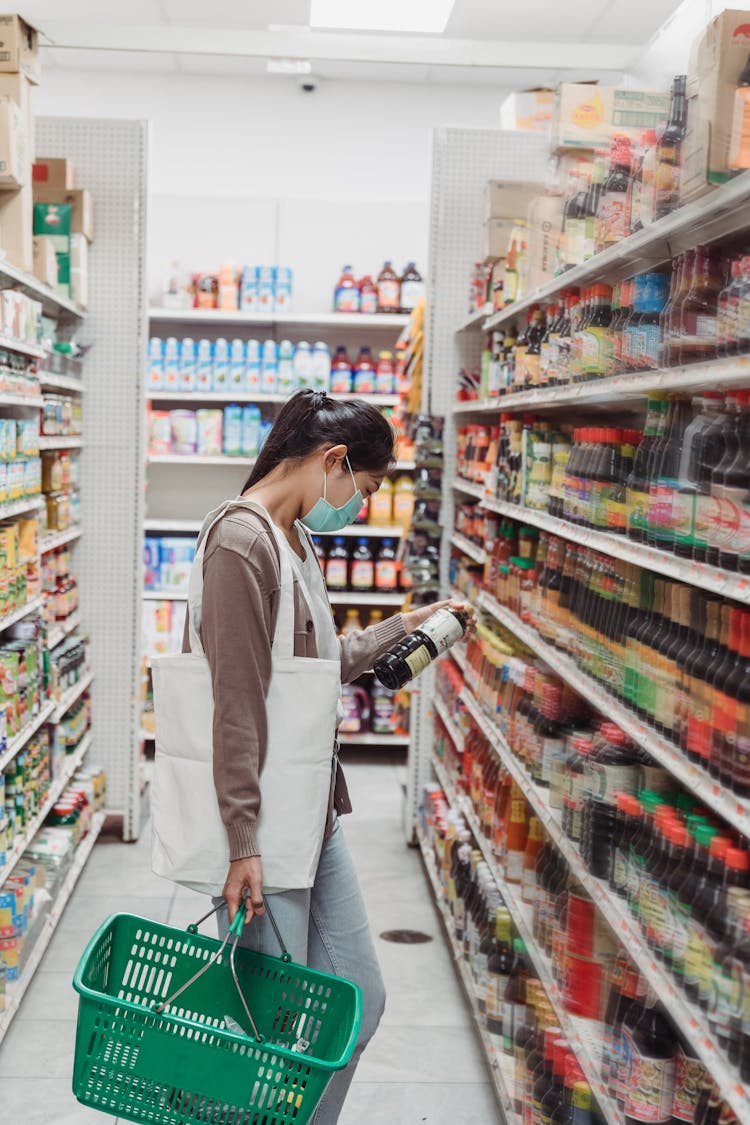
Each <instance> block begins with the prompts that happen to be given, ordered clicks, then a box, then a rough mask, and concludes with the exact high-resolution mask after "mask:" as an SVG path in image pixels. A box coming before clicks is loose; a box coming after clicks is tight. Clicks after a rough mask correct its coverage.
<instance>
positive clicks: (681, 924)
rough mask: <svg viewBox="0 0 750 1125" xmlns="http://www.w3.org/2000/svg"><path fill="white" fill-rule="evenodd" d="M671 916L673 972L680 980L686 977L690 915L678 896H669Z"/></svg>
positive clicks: (671, 893) (671, 894) (672, 894)
mask: <svg viewBox="0 0 750 1125" xmlns="http://www.w3.org/2000/svg"><path fill="white" fill-rule="evenodd" d="M669 915H670V921H671V933H672V971H673V972H674V974H675V976H676V977H677V978H678V979H680V978H681V977H683V976H684V975H685V956H686V954H687V947H688V913H687V910H686V909H685V906H684V904H683V903H682V902H681V901H680V899H679V898H678V897H677V895H676V894H674V893H673V892H670V894H669Z"/></svg>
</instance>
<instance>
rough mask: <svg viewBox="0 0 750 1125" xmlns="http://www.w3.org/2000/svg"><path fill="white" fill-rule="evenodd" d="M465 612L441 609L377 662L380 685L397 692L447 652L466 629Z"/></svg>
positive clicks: (375, 669) (376, 671)
mask: <svg viewBox="0 0 750 1125" xmlns="http://www.w3.org/2000/svg"><path fill="white" fill-rule="evenodd" d="M466 621H467V618H466V615H465V614H464V613H462V612H461V611H460V610H455V609H448V608H444V609H439V610H437V611H436V612H435V613H434V614H432V616H431V617H428V618H427V620H426V621H425V622H423V623H422V625H421V626H420V627H419V628H418V629H415V630H414V632H413V633H410V634H409V635H408V636H407V637H404V639H403V640H401V641H398V642H397V643H396V644H395V645H393V646H392V647H391V648H390V649H388V651H387V652H386V653H384V655H383V656H381V657H379V659H378V660H377V661H376V662H375V665H374V668H373V670H374V672H375V675H376V676H377V678H378V679H379V680H380V682H381V684H383V685H384V686H385V687H387V688H390V689H391V691H395V690H396V689H397V688H402V687H403V686H404V684H407V683H408V682H409V680H411V679H413V677H414V676H417V675H419V673H420V672H422V671H424V669H425V668H427V667H429V665H430V664H431V663H432V662H433V660H436V659H437V657H438V656H439V655H440V654H441V653H443V652H446V651H447V650H448V649H449V648H450V646H451V645H452V644H454V643H455V642H456V641H458V640H460V639H461V637H463V635H464V633H465V632H466Z"/></svg>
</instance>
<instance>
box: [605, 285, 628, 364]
mask: <svg viewBox="0 0 750 1125" xmlns="http://www.w3.org/2000/svg"><path fill="white" fill-rule="evenodd" d="M627 295H628V287H627V282H626V281H621V282H618V284H617V285H614V286H613V287H612V320H611V321H610V325H609V338H608V340H607V350H606V354H605V374H606V375H607V377H608V378H609V377H610V376H612V375H618V374H619V373H620V370H621V368H622V342H623V340H622V330H623V326H624V324H625V321H626V320H627V316H628V309H627ZM623 298H624V299H625V302H626V304H625V305H623Z"/></svg>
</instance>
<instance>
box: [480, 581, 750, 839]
mask: <svg viewBox="0 0 750 1125" xmlns="http://www.w3.org/2000/svg"><path fill="white" fill-rule="evenodd" d="M479 607H480V608H481V609H484V610H486V611H487V612H488V613H490V614H491V615H492V616H493V617H494V618H495V620H496V621H499V622H500V624H501V625H504V626H505V627H506V629H509V630H510V632H511V633H513V634H514V635H515V636H516V637H518V639H519V640H520V641H522V642H523V643H524V644H525V645H527V647H528V648H530V649H531V650H532V652H535V653H536V654H537V655H538V656H539V657H541V659H542V660H543V661H544V663H545V664H547V665H548V666H549V667H550V668H551V669H552V670H553V671H554V672H556V673H557V674H558V676H559V677H560V678H561V679H562V680H565V682H566V683H567V684H569V685H570V686H571V687H572V688H573V689H574V690H575V691H577V692H578V693H579V694H580V695H582V696H583V698H584V699H587V700H588V702H589V703H591V704H592V705H593V706H594V707H596V708H597V710H598V711H600V712H601V713H602V714H603V715H606V716H607V718H608V719H610V720H611V721H612V722H613V723H617V725H618V726H619V727H621V728H622V729H623V730H624V731H625V732H626V733H627V734H629V735H630V737H631V738H632V739H633V740H634V741H635V742H637V743H638V745H639V746H642V747H643V749H644V750H646V751H648V753H649V754H650V755H651V757H652V758H653V759H654V760H655V761H656V762H658V763H659V765H661V766H663V767H664V768H665V769H667V770H669V772H670V773H671V774H672V775H673V776H674V777H675V778H677V780H678V781H680V782H681V783H682V784H683V785H684V786H685V787H686V788H687V789H689V790H690V791H691V792H692V793H695V795H696V796H697V797H699V798H700V799H701V801H703V803H704V804H705V805H708V806H709V808H711V809H713V811H714V812H715V813H717V814H718V815H719V816H721V817H723V818H724V820H726V821H727V823H728V824H731V825H732V826H733V827H734V828H736V829H738V831H740V832H741V833H742V834H743V835H744V836H747V837H748V838H750V802H748V801H745V800H743V799H742V798H740V797H736V796H734V794H732V793H731V792H730V791H729V790H727V789H725V788H724V787H723V786H722V785H719V784H718V783H717V782H716V781H715V780H714V778H712V777H711V776H710V774H708V773H706V771H705V770H704V769H702V768H701V767H700V766H698V765H696V764H695V763H694V762H691V761H690V760H689V759H688V758H686V757H685V755H684V754H683V753H682V752H681V751H680V750H679V749H678V748H677V747H676V746H675V745H674V744H673V743H672V742H669V741H668V740H667V739H666V738H663V737H662V735H660V734H657V732H656V731H655V730H653V729H652V728H651V727H650V726H648V724H646V723H644V722H642V721H641V720H640V719H639V718H638V717H637V715H635V714H634V713H633V712H632V711H630V710H629V709H628V708H627V707H625V705H624V704H623V703H621V702H620V700H619V699H617V698H616V697H615V696H613V695H610V693H609V692H608V691H606V689H605V688H603V687H602V686H601V684H599V683H597V681H596V680H594V679H592V677H591V676H588V675H586V673H585V672H582V671H580V669H579V668H578V667H577V666H576V664H575V663H574V662H573V661H572V660H571V658H570V657H569V656H566V655H564V654H563V653H561V652H558V651H557V649H555V648H553V647H552V645H549V644H547V642H546V641H545V640H544V639H543V638H542V637H541V636H540V635H539V633H538V632H537V631H536V629H534V628H532V627H531V626H529V625H526V624H525V623H524V622H523V621H521V620H520V618H518V617H517V616H516V614H515V613H511V611H510V610H508V609H506V608H505V607H504V606H501V605H500V603H499V602H498V601H497V600H496V599H495V598H493V597H491V596H490V595H489V594H487V593H485V592H482V593H480V595H479Z"/></svg>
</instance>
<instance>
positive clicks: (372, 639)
mask: <svg viewBox="0 0 750 1125" xmlns="http://www.w3.org/2000/svg"><path fill="white" fill-rule="evenodd" d="M405 636H406V630H405V629H404V619H403V616H402V614H400V613H396V614H394V615H393V617H389V618H388V620H387V621H381V622H380V623H379V624H378V625H371V626H370V628H369V629H359V630H357V631H355V632H353V633H349V634H347V636H345V637H339V647H340V649H341V682H342V683H344V684H350V683H351V682H352V680H356V679H357V677H358V676H361V675H362V673H363V672H367V671H368V670H369V669H370V668H372V666H373V664H374V662H375V661H376V660H377V658H378V657H379V656H382V654H383V653H384V652H386V651H387V650H388V649H389V648H390V647H391V645H392V644H395V643H396V641H400V640H401V638H402V637H405Z"/></svg>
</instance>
